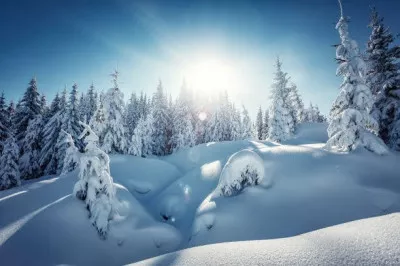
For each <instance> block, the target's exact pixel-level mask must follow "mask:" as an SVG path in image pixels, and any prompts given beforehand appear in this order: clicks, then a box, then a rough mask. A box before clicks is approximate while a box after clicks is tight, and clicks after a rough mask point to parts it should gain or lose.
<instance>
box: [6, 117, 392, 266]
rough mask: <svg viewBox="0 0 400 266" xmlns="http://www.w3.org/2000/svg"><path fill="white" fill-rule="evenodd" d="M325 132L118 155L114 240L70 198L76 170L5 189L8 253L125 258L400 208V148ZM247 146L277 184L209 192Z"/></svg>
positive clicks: (305, 129) (81, 260)
mask: <svg viewBox="0 0 400 266" xmlns="http://www.w3.org/2000/svg"><path fill="white" fill-rule="evenodd" d="M324 132H326V125H322V126H321V125H317V124H306V125H303V126H302V127H301V128H300V131H299V132H298V137H297V138H296V139H295V140H292V141H296V143H297V144H299V145H294V142H293V144H290V145H289V144H287V145H279V144H275V143H271V142H268V141H263V142H258V141H235V142H221V143H209V144H203V145H199V146H196V147H193V148H191V149H187V150H182V151H180V152H178V153H176V154H173V155H170V156H167V157H161V158H158V159H157V158H150V159H149V158H138V157H134V156H121V155H113V156H111V174H112V176H113V178H114V181H115V183H117V184H116V187H117V198H119V200H120V204H119V206H118V210H119V217H118V218H117V219H115V220H114V221H113V222H112V223H111V227H110V234H109V238H108V239H107V240H106V241H102V240H100V239H99V237H98V235H97V233H96V231H95V229H94V228H93V226H92V225H91V224H90V222H89V219H87V212H86V210H85V206H84V205H83V204H82V202H80V201H79V200H76V199H75V198H73V197H72V196H71V192H72V188H73V185H74V183H75V182H76V181H77V176H76V173H70V174H69V175H67V176H63V177H59V178H43V179H41V180H38V181H37V182H35V183H27V184H25V185H23V186H22V187H20V188H17V189H11V190H8V191H2V192H0V214H1V215H0V257H1V258H2V261H5V262H7V265H23V264H30V265H53V264H60V263H68V264H74V265H88V264H89V265H93V264H95V265H120V264H123V263H132V262H135V261H139V260H141V259H146V258H149V257H152V256H157V255H161V254H164V253H166V252H171V251H175V250H177V249H178V248H187V247H192V246H198V245H204V244H213V243H220V242H229V241H242V240H260V239H271V238H282V237H292V236H295V235H298V234H302V233H307V232H310V231H314V230H317V229H320V228H324V227H327V226H332V225H337V224H340V223H345V222H349V221H353V220H357V219H362V218H368V217H372V216H380V215H384V214H387V213H393V212H399V211H400V179H399V176H398V173H399V172H400V164H399V163H398V162H400V154H398V153H392V154H389V155H387V156H377V155H374V154H372V153H370V152H367V151H363V150H358V151H355V152H353V153H351V154H339V153H332V152H327V151H325V150H323V149H322V146H323V144H322V143H319V141H326V139H325V140H324V139H323V136H324V134H326V133H324ZM325 136H326V135H325ZM288 142H290V141H288ZM242 149H250V150H253V151H254V152H256V153H257V154H258V155H259V156H260V157H261V158H262V160H263V163H264V167H265V175H266V178H267V179H272V185H271V186H270V187H248V188H246V189H245V190H243V192H242V193H241V194H239V195H237V196H235V197H229V198H226V197H219V198H217V199H211V197H210V194H211V193H212V192H213V191H214V189H215V188H216V186H217V184H218V181H219V175H220V173H221V170H222V168H223V167H224V165H225V163H226V161H227V160H228V159H229V157H230V156H231V155H232V154H233V153H235V152H237V151H240V150H242ZM119 184H121V185H119ZM4 213H5V214H6V215H3V214H4ZM355 237H357V236H355ZM294 239H296V238H294ZM279 241H281V240H279ZM390 241H392V240H390ZM290 242H291V241H290ZM32 243H34V244H32ZM250 243H251V242H250ZM339 244H340V243H338V245H339ZM277 245H278V244H277ZM287 245H289V244H287ZM293 245H296V242H294V244H293ZM278 246H279V245H278ZM21 249H22V250H23V255H19V254H20V253H21ZM254 252H256V251H254ZM259 252H261V251H259ZM262 252H263V251H262ZM262 252H261V253H262ZM16 254H18V255H16ZM382 256H383V255H382ZM287 259H288V260H289V259H290V258H287ZM32 262H33V263H32ZM178 262H179V261H178Z"/></svg>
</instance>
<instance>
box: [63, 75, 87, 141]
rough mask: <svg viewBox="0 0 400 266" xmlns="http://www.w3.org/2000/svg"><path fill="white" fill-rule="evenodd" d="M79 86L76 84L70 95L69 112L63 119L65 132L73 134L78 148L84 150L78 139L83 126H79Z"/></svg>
mask: <svg viewBox="0 0 400 266" xmlns="http://www.w3.org/2000/svg"><path fill="white" fill-rule="evenodd" d="M78 104H79V102H78V85H77V84H76V83H74V85H73V86H72V90H71V92H70V95H69V101H68V105H67V112H66V114H65V116H64V117H63V122H62V123H63V130H65V131H66V132H68V133H69V134H71V136H72V139H73V140H74V141H75V144H76V146H77V147H78V148H79V149H82V146H83V144H82V142H81V141H80V140H79V139H78V136H79V133H80V132H81V126H80V124H79V122H80V118H79V108H78Z"/></svg>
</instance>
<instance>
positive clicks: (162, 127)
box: [152, 81, 169, 155]
mask: <svg viewBox="0 0 400 266" xmlns="http://www.w3.org/2000/svg"><path fill="white" fill-rule="evenodd" d="M167 108H168V103H167V98H166V96H165V94H164V90H163V86H162V83H161V81H160V82H159V84H158V86H157V91H156V93H155V94H154V97H153V109H152V115H153V141H154V147H153V154H155V155H165V154H167V145H168V142H169V140H168V132H167V131H168V127H169V125H168V121H169V117H168V112H167Z"/></svg>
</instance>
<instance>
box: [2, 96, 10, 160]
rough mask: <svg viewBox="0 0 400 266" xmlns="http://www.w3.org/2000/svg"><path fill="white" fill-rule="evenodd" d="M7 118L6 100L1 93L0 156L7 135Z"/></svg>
mask: <svg viewBox="0 0 400 266" xmlns="http://www.w3.org/2000/svg"><path fill="white" fill-rule="evenodd" d="M7 117H8V116H7V109H6V100H5V97H4V93H2V94H1V95H0V155H1V154H2V152H3V146H4V142H5V141H6V139H7V137H8V135H9V134H8V133H9V128H8V121H7Z"/></svg>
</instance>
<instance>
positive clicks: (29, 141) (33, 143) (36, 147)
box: [19, 115, 43, 179]
mask: <svg viewBox="0 0 400 266" xmlns="http://www.w3.org/2000/svg"><path fill="white" fill-rule="evenodd" d="M42 128H43V118H42V116H41V115H37V116H36V117H35V118H34V119H32V120H30V121H29V124H28V127H27V130H26V134H25V137H24V139H23V140H22V150H23V153H22V156H21V158H20V159H19V167H20V172H21V176H22V178H24V179H33V178H38V177H40V176H41V174H42V171H41V168H40V164H39V159H40V150H41V145H42Z"/></svg>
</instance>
